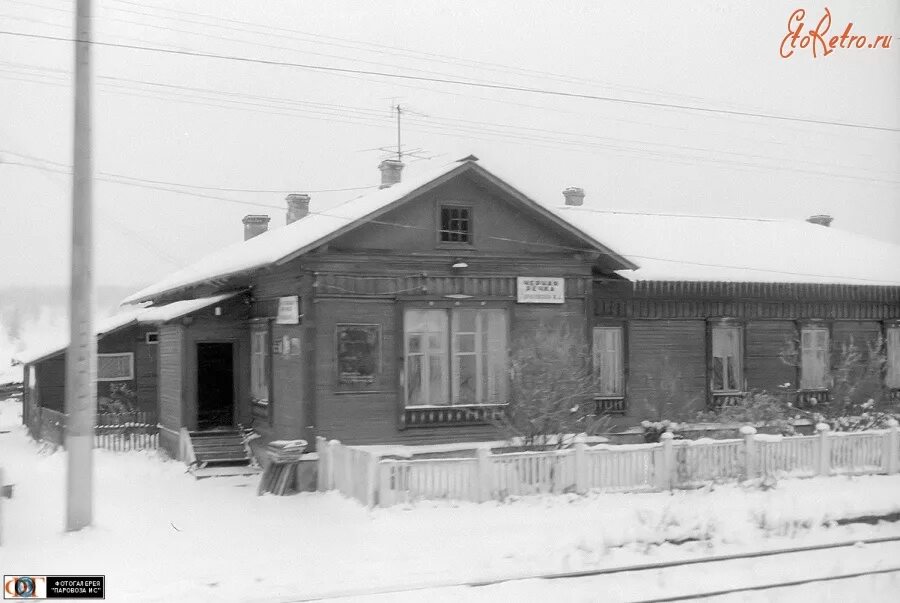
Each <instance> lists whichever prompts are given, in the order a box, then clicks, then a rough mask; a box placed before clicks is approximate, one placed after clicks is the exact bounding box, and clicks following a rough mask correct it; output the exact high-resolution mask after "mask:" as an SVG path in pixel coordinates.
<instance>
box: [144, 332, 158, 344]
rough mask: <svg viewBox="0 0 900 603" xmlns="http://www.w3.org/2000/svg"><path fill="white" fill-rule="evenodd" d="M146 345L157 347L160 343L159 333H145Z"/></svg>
mask: <svg viewBox="0 0 900 603" xmlns="http://www.w3.org/2000/svg"><path fill="white" fill-rule="evenodd" d="M151 338H152V339H155V341H151ZM144 343H146V344H147V345H157V344H158V343H159V331H148V332H147V333H144Z"/></svg>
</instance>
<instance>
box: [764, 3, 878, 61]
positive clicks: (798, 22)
mask: <svg viewBox="0 0 900 603" xmlns="http://www.w3.org/2000/svg"><path fill="white" fill-rule="evenodd" d="M831 25H832V22H831V11H830V10H828V8H827V7H826V8H825V14H824V15H822V18H821V19H819V21H818V23H816V25H815V27H809V26H807V24H806V11H805V10H804V9H802V8H798V9H797V10H795V11H794V12H792V13H791V16H790V17H788V23H787V34H786V35H785V36H784V38H783V39H782V40H781V48H780V49H779V52H780V53H781V56H782V58H785V59H787V58H790V57H791V56H793V55H794V53H795V52H796V51H797V49H803V50H809V51H810V52H812V56H813V58H818V57H820V56H823V57H825V56H828V55H829V54H831V53H832V52H834V51H835V50H836V49H838V48H867V49H876V48H877V49H887V48H890V47H891V40H892V39H893V36H889V35H878V36H871V37H870V36H865V35H857V34H855V33H853V23H852V22H850V23H847V26H846V27H845V28H844V31H843V32H842V33H841V34H840V35H836V34H832V35H830V36H829V35H828V33H829V31H830V30H831ZM835 31H837V28H835Z"/></svg>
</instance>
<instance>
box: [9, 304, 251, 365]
mask: <svg viewBox="0 0 900 603" xmlns="http://www.w3.org/2000/svg"><path fill="white" fill-rule="evenodd" d="M239 293H241V292H240V291H232V292H229V293H222V294H220V295H213V296H211V297H203V298H199V299H189V300H184V301H177V302H172V303H171V304H166V305H164V306H149V307H148V306H132V307H126V308H124V309H123V310H122V311H121V312H118V313H117V314H114V315H113V316H109V317H107V318H103V319H99V320H95V322H94V330H95V331H96V333H97V338H98V339H99V338H100V337H102V336H104V335H106V334H108V333H113V332H115V331H120V330H122V329H124V328H127V327H130V326H132V325H135V324H162V323H164V322H168V321H170V320H174V319H176V318H180V317H182V316H187V315H188V314H191V313H193V312H196V311H198V310H202V309H203V308H207V307H209V306H212V305H214V304H217V303H219V302H222V301H225V300H226V299H230V298H232V297H234V296H235V295H238V294H239ZM68 347H69V337H68V336H62V334H59V336H58V337H56V338H54V339H53V340H51V341H47V342H44V343H43V344H41V345H36V346H34V347H33V348H29V349H27V350H25V351H23V352H22V353H20V354H17V355H15V356H14V357H13V360H14V361H16V362H18V363H21V364H34V363H35V362H38V361H40V360H44V359H45V358H49V357H50V356H55V355H56V354H59V353H61V352H63V351H65V350H66V348H68Z"/></svg>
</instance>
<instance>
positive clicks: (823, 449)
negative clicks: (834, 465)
mask: <svg viewBox="0 0 900 603" xmlns="http://www.w3.org/2000/svg"><path fill="white" fill-rule="evenodd" d="M830 430H831V427H829V426H828V424H827V423H818V424H817V425H816V431H817V432H819V475H830V474H831V440H830V439H829V437H828V432H829V431H830Z"/></svg>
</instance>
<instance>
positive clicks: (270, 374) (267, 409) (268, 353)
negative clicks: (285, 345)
mask: <svg viewBox="0 0 900 603" xmlns="http://www.w3.org/2000/svg"><path fill="white" fill-rule="evenodd" d="M272 322H273V319H269V318H254V319H251V320H250V371H251V378H250V409H251V414H252V415H253V416H254V417H258V418H261V419H264V420H267V421H268V422H269V425H272V422H273V419H274V413H273V411H272V409H273V407H274V396H273V389H274V373H275V371H273V370H272V362H273V360H274V354H272V346H273V345H274V342H273V340H272ZM258 333H265V334H266V345H265V346H264V348H263V354H264V356H265V358H266V374H265V380H266V393H267V396H266V399H265V400H261V399H257V398H256V397H255V395H254V394H255V393H256V392H254V391H253V377H252V372H253V370H254V366H253V360H254V356H255V354H254V352H253V345H254V344H253V340H254V338H255V337H256V335H257V334H258Z"/></svg>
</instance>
